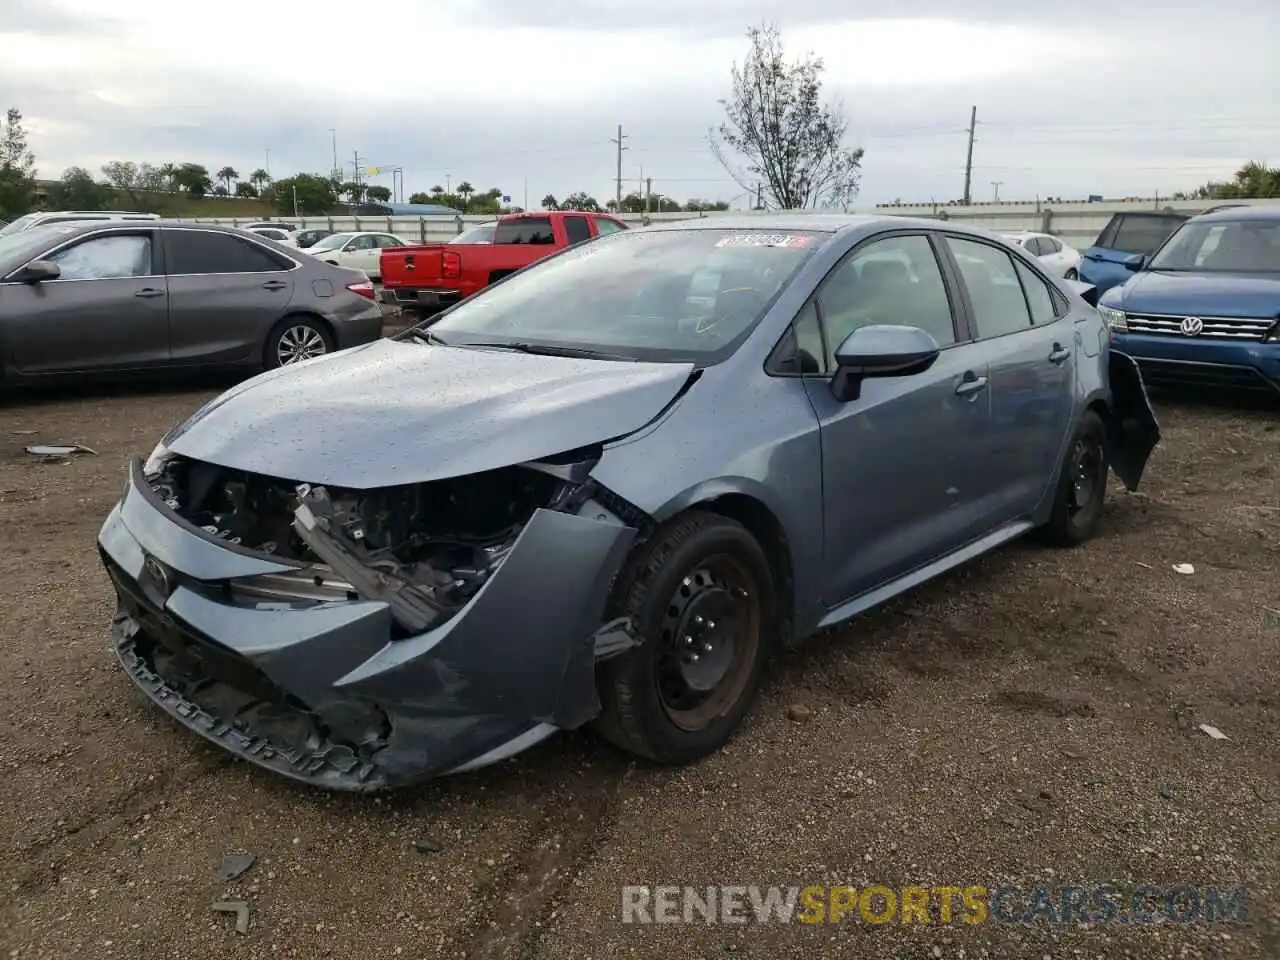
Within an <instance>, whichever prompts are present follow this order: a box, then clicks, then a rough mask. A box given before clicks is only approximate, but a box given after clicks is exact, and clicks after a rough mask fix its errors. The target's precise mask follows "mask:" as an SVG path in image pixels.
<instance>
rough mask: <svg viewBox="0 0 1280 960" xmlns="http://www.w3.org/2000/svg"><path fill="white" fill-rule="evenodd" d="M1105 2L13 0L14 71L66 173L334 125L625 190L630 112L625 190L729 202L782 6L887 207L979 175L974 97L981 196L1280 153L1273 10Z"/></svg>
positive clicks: (262, 141) (433, 161) (173, 157)
mask: <svg viewBox="0 0 1280 960" xmlns="http://www.w3.org/2000/svg"><path fill="white" fill-rule="evenodd" d="M1096 6H1097V9H1099V10H1100V9H1102V8H1101V5H1096ZM1094 8H1095V5H1093V0H1083V2H1082V3H1081V4H1077V5H1076V6H1075V7H1073V8H1072V14H1071V16H1070V17H1068V18H1064V17H1062V16H1061V10H1060V9H1058V8H1050V7H1045V6H1042V5H1040V6H1038V5H1035V4H1027V3H1025V2H1023V3H1017V4H1008V3H997V2H992V0H986V2H978V3H975V4H973V5H972V6H970V5H966V6H964V7H962V8H959V7H955V6H954V5H948V6H947V7H945V8H944V7H943V6H942V4H941V2H940V0H921V2H920V3H917V4H914V5H913V6H912V8H911V10H912V16H913V19H910V20H901V19H898V20H892V19H888V20H887V19H883V17H882V16H881V17H879V18H877V19H861V20H859V19H857V18H859V17H863V18H865V17H877V16H878V15H880V14H881V13H882V11H883V10H884V9H885V8H884V7H883V6H877V7H875V8H872V7H871V6H870V5H869V4H864V3H853V4H850V3H836V2H834V0H791V2H790V3H789V4H788V5H787V6H786V10H785V11H783V10H782V8H781V6H780V5H777V6H776V9H775V7H771V6H770V5H769V4H768V3H736V2H729V0H700V2H698V3H696V4H689V3H688V2H687V0H686V2H683V3H681V4H680V6H679V7H678V8H677V7H676V5H675V0H651V2H650V3H649V4H647V5H634V4H622V3H613V2H608V0H598V2H595V3H588V2H587V0H562V2H560V3H558V4H541V5H539V4H529V3H519V4H517V3H515V2H514V0H472V2H470V3H467V2H463V0H459V2H457V3H455V4H449V5H447V10H446V11H444V12H442V11H440V10H439V9H437V8H436V5H430V6H428V5H424V4H421V3H416V2H409V0H382V2H380V3H379V4H378V5H377V6H376V7H374V8H370V12H369V15H368V16H367V17H362V18H361V19H359V20H358V22H356V24H355V26H354V27H353V29H352V31H351V32H350V34H344V33H342V32H341V31H340V30H339V29H335V25H341V24H347V23H351V22H352V21H351V18H350V13H349V7H348V6H347V5H346V4H340V3H336V2H331V0H314V2H312V3H309V4H307V6H306V11H307V15H306V16H299V15H298V10H299V5H298V4H297V3H290V2H285V0H259V2H258V3H257V4H256V5H255V7H254V10H253V14H252V16H251V17H249V18H246V17H244V16H240V15H228V16H223V15H220V14H219V13H218V12H217V11H215V10H213V9H212V8H199V9H197V8H191V7H187V6H185V5H174V4H162V3H159V2H155V0H114V2H113V3H112V4H111V6H110V9H111V11H112V19H111V20H110V21H105V20H104V19H103V15H102V14H101V13H100V12H99V11H100V10H101V9H102V5H101V0H60V2H57V3H55V2H54V0H42V2H41V3H39V4H36V3H35V2H34V0H8V2H7V3H4V4H0V90H3V91H4V92H5V94H6V96H7V97H8V98H9V99H10V103H12V105H14V106H18V107H20V108H21V109H22V110H23V112H24V114H25V116H26V118H27V121H28V127H29V130H30V133H31V140H32V147H33V148H34V149H35V151H36V154H37V161H38V164H39V166H40V169H41V172H42V175H44V176H56V175H57V174H58V173H59V172H60V171H61V169H62V168H64V167H65V166H68V165H71V164H77V165H81V166H86V167H88V168H89V169H91V170H96V169H97V168H98V167H99V166H100V165H101V164H102V163H103V162H106V161H107V160H111V159H134V160H139V161H141V160H147V161H151V162H157V163H158V162H164V161H179V162H181V161H188V160H190V161H195V162H201V163H204V164H206V165H207V166H209V167H210V168H217V167H221V166H223V165H226V164H230V165H232V166H234V167H236V168H238V169H240V170H241V171H242V172H247V171H248V170H252V169H253V168H254V167H258V166H263V165H266V163H267V162H268V161H267V155H268V151H270V166H271V170H272V172H273V173H274V174H275V175H276V176H284V175H288V174H290V173H292V172H294V171H297V170H310V171H327V170H328V169H329V168H330V166H331V165H332V163H333V159H332V152H333V137H332V135H331V134H330V132H329V131H330V129H331V128H332V129H335V130H336V131H337V141H338V148H339V154H340V156H339V161H340V162H342V163H348V164H349V163H351V162H352V161H353V159H354V156H355V154H356V153H357V151H358V154H359V157H360V158H361V160H362V162H368V163H372V164H381V165H387V166H390V165H399V166H401V167H403V168H404V171H405V174H404V179H405V186H406V188H407V191H408V192H412V191H415V190H419V189H427V188H429V187H430V186H432V185H433V184H435V183H439V184H441V185H444V184H445V183H446V180H452V182H453V183H454V184H456V183H458V182H459V181H460V180H462V179H467V180H470V181H471V182H472V183H473V184H474V185H476V186H477V187H480V188H481V189H486V188H488V187H489V186H498V187H500V188H502V189H503V190H504V191H506V192H507V193H509V194H511V195H512V196H513V198H514V199H515V200H516V201H517V202H521V201H523V200H524V197H525V183H526V181H527V183H528V197H529V202H530V203H533V204H536V203H538V202H539V201H540V199H541V198H542V196H543V195H544V194H546V193H548V192H550V193H554V194H556V195H557V196H564V195H565V194H567V193H569V192H572V191H574V190H579V189H586V190H588V191H589V192H592V193H594V194H595V195H597V196H599V197H601V199H603V198H605V197H608V196H612V194H613V192H614V189H615V186H614V183H613V180H614V176H615V168H616V153H615V148H614V147H613V145H612V144H611V143H610V142H609V140H610V138H611V137H613V136H614V133H615V130H616V127H617V124H619V123H621V124H622V125H623V127H624V132H625V134H626V137H627V139H626V140H625V144H626V146H627V148H628V149H627V150H626V152H625V153H624V157H623V176H624V177H625V179H626V183H625V184H624V189H626V190H630V189H634V188H635V186H636V185H637V184H638V183H639V182H640V181H641V179H642V178H643V177H649V178H653V188H654V190H655V191H660V192H664V193H668V194H670V195H673V196H676V197H679V198H688V197H700V198H703V199H707V198H722V199H729V198H730V197H733V196H735V195H740V194H742V193H743V192H744V191H743V188H742V187H741V186H739V185H738V184H736V183H734V182H733V181H732V179H731V178H730V177H729V175H728V174H727V173H726V172H725V171H724V170H723V168H721V167H720V166H719V165H718V164H717V163H716V162H715V160H714V158H713V157H712V156H711V154H710V152H709V150H708V148H707V144H706V133H707V130H708V129H709V128H710V127H713V126H714V125H715V124H717V123H718V122H719V120H720V119H721V116H722V111H721V109H720V108H719V107H718V105H717V98H719V97H722V96H725V95H726V94H727V93H728V86H729V77H728V74H729V67H730V64H731V63H732V62H733V61H734V60H735V59H740V58H741V57H742V55H743V54H744V52H745V46H746V44H745V40H744V38H743V35H742V34H743V31H744V29H745V27H746V25H747V24H749V23H752V22H758V21H759V20H760V19H762V18H763V17H764V16H766V15H769V14H771V13H776V14H777V17H778V19H779V21H780V22H781V23H782V24H783V25H784V41H785V42H786V44H787V47H788V49H789V50H791V51H793V52H795V53H799V52H801V51H803V50H805V49H810V48H811V49H813V50H814V51H815V52H817V53H818V54H820V55H821V56H823V58H824V60H825V63H826V66H827V71H826V89H827V92H828V93H829V94H831V95H836V96H839V97H840V98H841V99H842V100H843V102H844V104H845V108H846V114H847V116H848V118H849V127H850V133H851V137H852V138H853V139H854V140H856V141H857V142H859V143H861V144H862V145H864V146H865V147H866V149H867V154H866V160H865V176H864V183H863V199H864V201H865V202H867V203H870V202H876V201H883V200H890V199H894V198H896V197H902V198H904V199H928V198H929V197H930V196H935V197H938V198H939V199H943V198H950V197H955V196H957V195H958V194H959V192H960V189H961V184H962V166H963V162H964V152H965V140H966V133H965V128H966V126H967V124H968V119H969V109H970V106H971V105H972V104H977V105H978V108H979V110H978V118H979V126H978V141H977V144H976V147H975V152H974V163H975V171H974V183H975V194H977V195H979V196H985V195H989V194H988V191H992V190H993V189H994V188H993V187H991V186H990V185H989V184H990V181H1002V185H1001V187H1000V194H1001V196H1002V197H1014V196H1025V197H1033V196H1035V195H1036V194H1040V195H1042V196H1045V195H1083V194H1087V193H1095V192H1103V193H1121V194H1130V193H1145V194H1150V193H1151V192H1152V191H1154V190H1159V191H1160V192H1161V193H1164V194H1167V193H1168V192H1171V191H1172V190H1173V189H1179V188H1182V189H1185V188H1190V187H1194V186H1195V185H1197V184H1199V183H1202V182H1204V181H1205V180H1207V179H1209V178H1210V177H1222V176H1225V175H1228V174H1229V173H1230V171H1231V170H1232V169H1233V168H1234V167H1235V166H1238V165H1239V163H1241V162H1243V161H1244V160H1247V159H1267V151H1268V149H1269V148H1270V149H1272V150H1274V147H1273V144H1274V143H1275V142H1276V135H1277V133H1280V111H1278V110H1277V107H1276V105H1275V102H1274V92H1275V90H1276V89H1277V88H1278V85H1280V74H1278V73H1277V69H1278V68H1277V64H1280V37H1278V36H1277V31H1275V29H1274V24H1275V14H1274V13H1273V12H1271V10H1270V9H1269V8H1267V7H1265V6H1261V5H1257V4H1253V5H1251V4H1248V3H1245V2H1243V0H1224V2H1223V3H1222V4H1219V5H1218V6H1217V7H1215V12H1214V17H1213V19H1212V20H1211V21H1209V22H1200V21H1202V20H1204V19H1205V18H1204V15H1203V13H1200V14H1197V15H1196V16H1198V17H1199V20H1196V19H1194V18H1193V8H1192V7H1191V6H1190V5H1189V4H1188V3H1184V2H1183V0H1169V3H1167V4H1165V5H1164V6H1162V8H1161V16H1160V17H1159V18H1158V19H1157V20H1153V21H1149V22H1146V23H1144V24H1143V25H1142V26H1141V27H1140V28H1133V27H1130V26H1128V25H1126V24H1125V23H1124V22H1123V21H1122V20H1120V19H1118V16H1120V15H1122V14H1123V11H1121V12H1120V14H1116V15H1111V16H1107V17H1103V16H1093V15H1092V14H1091V13H1090V11H1091V10H1093V9H1094ZM960 10H963V18H964V19H963V21H959V20H957V19H956V17H958V16H959V13H958V11H960ZM690 11H695V12H696V15H691V14H690ZM784 12H785V16H784V15H783V13H784ZM1250 18H1252V19H1250ZM1191 23H1194V24H1195V29H1194V30H1192V29H1190V27H1189V26H1188V24H1191ZM281 41H287V42H281ZM385 51H390V52H385ZM5 105H8V104H0V106H5ZM1271 159H1272V160H1273V161H1276V160H1280V158H1277V157H1275V156H1274V154H1273V155H1272V156H1271ZM384 182H386V183H387V184H388V185H389V184H390V180H389V178H384Z"/></svg>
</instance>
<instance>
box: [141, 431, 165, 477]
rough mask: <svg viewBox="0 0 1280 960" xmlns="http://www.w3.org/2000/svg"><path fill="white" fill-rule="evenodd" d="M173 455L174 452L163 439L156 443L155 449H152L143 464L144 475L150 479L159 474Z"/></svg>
mask: <svg viewBox="0 0 1280 960" xmlns="http://www.w3.org/2000/svg"><path fill="white" fill-rule="evenodd" d="M172 456H173V454H172V453H170V452H169V448H168V447H166V446H165V445H164V441H163V440H161V441H160V442H159V443H157V444H156V445H155V449H154V450H152V451H151V453H150V454H149V455H148V456H147V460H146V462H145V463H144V464H143V465H142V475H143V476H144V477H146V478H148V479H151V478H152V477H156V476H159V474H160V473H161V471H163V470H164V465H165V464H166V463H168V462H169V459H170V458H171V457H172Z"/></svg>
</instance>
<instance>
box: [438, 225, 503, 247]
mask: <svg viewBox="0 0 1280 960" xmlns="http://www.w3.org/2000/svg"><path fill="white" fill-rule="evenodd" d="M497 229H498V223H497V221H496V220H495V221H494V222H493V223H482V224H480V226H478V227H472V228H471V229H470V230H463V231H462V233H460V234H458V235H457V236H456V237H454V238H453V239H452V240H450V241H449V242H450V243H493V234H494V231H495V230H497Z"/></svg>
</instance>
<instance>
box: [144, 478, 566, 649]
mask: <svg viewBox="0 0 1280 960" xmlns="http://www.w3.org/2000/svg"><path fill="white" fill-rule="evenodd" d="M147 480H148V482H149V483H150V485H151V487H152V489H153V490H154V491H155V492H156V493H157V494H158V495H159V496H160V497H161V498H162V499H163V500H164V501H165V503H166V505H167V506H168V507H169V508H170V509H172V510H174V511H175V512H176V513H178V515H179V516H181V517H182V518H183V519H185V520H187V521H188V522H190V523H192V524H194V525H196V526H198V527H200V528H202V529H203V530H204V531H205V532H206V533H208V534H210V535H211V536H214V537H216V538H218V539H220V540H224V541H226V542H227V543H229V544H234V545H237V546H239V547H242V548H245V549H249V550H253V551H256V552H260V553H264V554H269V555H273V556H277V557H279V558H281V559H284V560H290V561H296V562H302V563H304V564H306V567H305V568H303V569H302V570H299V571H298V573H297V574H296V575H294V574H277V575H272V576H270V577H261V578H254V579H255V581H258V582H256V583H253V584H243V583H242V584H238V585H237V586H243V587H245V588H247V589H242V590H240V591H239V592H241V593H242V594H244V595H245V596H246V597H249V598H256V599H258V600H263V599H268V600H269V599H275V600H280V601H286V602H288V601H308V602H315V601H318V600H325V599H329V600H332V599H355V598H357V597H364V598H367V599H380V600H384V601H386V602H387V603H388V604H389V605H390V606H391V609H392V613H393V615H394V617H395V619H396V621H397V623H398V624H399V625H400V626H401V627H402V628H403V629H405V630H407V631H410V632H413V633H418V632H421V631H423V630H426V629H427V628H429V627H430V626H432V625H433V624H436V623H437V622H439V621H441V620H442V619H447V617H448V616H450V615H451V614H452V613H454V612H456V611H457V610H458V609H459V608H461V607H462V606H463V605H464V604H466V603H467V601H468V600H470V599H471V597H473V596H474V595H475V594H476V593H477V592H478V591H479V590H480V588H481V587H482V586H483V585H484V584H485V582H486V581H487V580H488V579H489V578H490V577H491V576H492V574H493V572H494V571H495V570H496V569H497V568H498V566H499V565H500V564H501V563H502V560H503V559H504V558H505V556H506V555H507V553H508V552H510V550H511V548H512V547H513V546H514V545H515V542H516V539H517V538H518V537H519V535H520V531H521V530H522V529H523V528H524V526H525V525H526V524H527V523H528V522H529V520H530V518H531V517H532V516H533V513H534V511H536V510H538V509H539V508H549V509H559V508H563V507H564V506H565V505H566V503H567V501H569V500H570V499H572V498H573V494H574V493H575V491H577V490H579V489H580V488H581V485H580V484H578V483H575V482H572V481H570V480H569V479H567V477H566V476H565V475H564V471H558V470H557V469H556V468H554V467H550V468H549V469H547V470H541V469H536V468H534V467H531V466H511V467H503V468H501V469H497V470H491V471H488V472H485V473H480V474H472V475H469V476H464V477H456V478H451V479H447V480H437V481H433V482H430V483H420V484H408V485H405V486H397V487H387V488H383V489H379V490H368V491H360V490H347V489H341V488H337V487H325V486H320V485H312V484H307V483H299V482H297V481H290V480H284V479H278V478H273V477H266V476H261V475H258V474H250V473H245V472H244V471H237V470H230V469H227V468H224V467H219V466H216V465H214V464H209V463H203V462H199V461H195V460H188V459H185V458H182V457H169V458H167V459H166V460H165V461H164V462H163V464H161V465H160V466H159V468H158V470H155V471H154V472H152V473H151V474H150V475H148V477H147Z"/></svg>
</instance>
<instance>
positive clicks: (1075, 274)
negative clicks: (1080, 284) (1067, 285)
mask: <svg viewBox="0 0 1280 960" xmlns="http://www.w3.org/2000/svg"><path fill="white" fill-rule="evenodd" d="M1066 279H1068V280H1079V279H1080V271H1079V270H1077V269H1075V268H1074V267H1072V268H1071V269H1070V270H1068V271H1067V276H1066Z"/></svg>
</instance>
